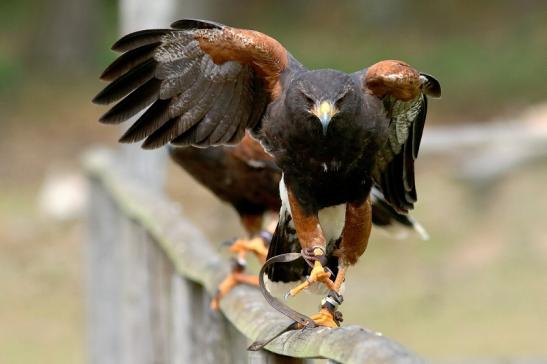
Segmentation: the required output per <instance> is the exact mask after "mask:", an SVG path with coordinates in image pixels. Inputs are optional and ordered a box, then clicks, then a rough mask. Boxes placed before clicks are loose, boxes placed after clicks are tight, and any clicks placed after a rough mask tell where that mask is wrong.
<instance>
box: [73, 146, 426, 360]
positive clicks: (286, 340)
mask: <svg viewBox="0 0 547 364" xmlns="http://www.w3.org/2000/svg"><path fill="white" fill-rule="evenodd" d="M84 165H85V169H86V171H87V175H88V178H89V181H90V189H91V191H90V201H91V202H90V205H89V216H88V221H89V239H88V244H87V250H86V258H87V267H88V272H87V280H88V282H87V307H88V310H87V311H88V338H89V341H88V347H89V362H90V363H92V364H110V363H112V364H125V363H127V364H141V363H142V364H145V363H146V364H148V363H158V364H159V363H162V364H163V363H245V362H248V363H302V362H312V359H313V358H324V359H329V361H330V362H332V363H336V362H340V363H421V362H423V360H422V359H420V358H419V357H417V356H416V355H415V354H413V353H411V352H410V351H408V350H407V349H405V348H404V347H402V346H401V345H399V344H398V343H396V342H394V341H392V340H390V339H389V338H387V337H384V336H382V335H380V334H378V333H375V332H374V331H371V330H368V329H365V328H361V327H358V326H355V325H344V327H342V328H339V329H327V328H316V329H306V330H296V331H290V332H288V333H285V334H283V335H282V336H281V337H279V338H278V339H276V340H274V341H273V342H272V343H270V344H269V345H268V346H266V349H267V350H264V351H261V352H249V351H247V350H246V348H247V347H248V345H249V344H250V343H251V342H252V341H254V340H255V339H257V338H264V337H269V336H271V334H272V333H275V332H278V331H280V330H281V329H282V328H284V327H286V326H287V325H288V324H289V323H290V321H289V320H288V319H287V318H286V317H284V316H283V315H281V314H279V313H278V312H277V311H275V310H273V309H272V308H271V307H270V306H269V305H268V304H267V303H266V301H265V300H264V298H263V297H262V295H261V293H260V292H259V290H258V289H256V288H252V287H248V286H238V287H236V288H235V289H234V290H233V291H232V292H231V293H230V294H228V295H227V296H226V297H225V298H224V299H223V300H222V303H221V312H212V311H211V310H210V309H209V300H210V298H211V294H212V293H213V292H214V291H215V289H216V286H217V285H218V283H219V282H220V281H221V280H222V278H223V277H224V275H225V274H226V273H227V272H228V271H229V263H228V262H227V261H225V260H223V259H222V258H221V257H220V255H219V253H218V252H217V250H216V249H215V248H214V246H213V245H211V244H210V243H209V242H208V241H207V239H206V238H205V237H204V234H203V233H202V232H200V231H199V230H198V229H197V228H196V227H195V226H194V225H192V224H190V223H189V222H188V220H187V219H185V218H184V216H183V215H182V213H181V211H180V209H179V208H178V205H177V204H175V203H173V202H171V201H169V200H168V198H167V197H166V196H165V195H163V194H162V192H161V191H158V190H157V189H150V188H145V187H144V186H143V185H139V182H138V180H136V179H135V178H132V177H131V174H130V173H128V172H127V171H126V168H125V165H124V163H121V162H120V161H118V160H117V157H116V155H115V154H113V153H111V152H108V151H95V152H92V153H90V154H89V155H88V156H86V158H85V161H84ZM305 358H307V359H305Z"/></svg>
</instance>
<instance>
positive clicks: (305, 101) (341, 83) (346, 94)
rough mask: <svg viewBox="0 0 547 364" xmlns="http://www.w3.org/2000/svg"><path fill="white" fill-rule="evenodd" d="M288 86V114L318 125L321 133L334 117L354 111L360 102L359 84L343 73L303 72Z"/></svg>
mask: <svg viewBox="0 0 547 364" xmlns="http://www.w3.org/2000/svg"><path fill="white" fill-rule="evenodd" d="M291 86H293V87H291V88H290V89H289V92H288V95H287V97H289V98H290V100H291V102H290V103H289V109H290V111H291V114H293V115H295V116H297V119H303V120H305V122H307V123H310V124H311V125H316V126H317V127H320V128H321V131H322V134H323V136H326V135H327V132H328V130H329V126H330V125H331V124H333V122H334V121H335V120H337V119H342V118H344V115H352V114H354V113H355V111H356V108H357V107H358V106H359V105H360V100H361V99H360V97H361V96H360V90H359V86H358V85H356V84H355V82H354V81H353V80H352V79H351V77H350V76H349V75H347V74H345V73H343V72H339V71H335V70H317V71H309V72H305V73H303V74H302V75H300V77H298V78H296V79H295V80H294V81H293V83H292V85H291Z"/></svg>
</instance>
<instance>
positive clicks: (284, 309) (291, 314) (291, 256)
mask: <svg viewBox="0 0 547 364" xmlns="http://www.w3.org/2000/svg"><path fill="white" fill-rule="evenodd" d="M300 258H302V255H301V254H300V253H285V254H280V255H276V256H275V257H271V258H270V259H268V260H267V261H266V263H264V265H263V266H262V269H260V273H258V281H259V283H260V291H261V292H262V295H263V296H264V298H265V299H266V301H267V302H268V303H269V304H270V305H271V306H272V307H273V308H275V309H276V310H277V311H279V312H281V313H282V314H283V315H285V316H287V317H288V318H290V319H291V320H293V321H294V322H293V323H291V324H290V325H289V326H287V327H286V328H285V329H283V330H282V331H281V332H278V333H277V334H275V335H274V336H272V337H271V338H268V339H265V340H256V341H255V342H254V343H252V344H251V346H249V348H248V349H247V350H251V351H257V350H260V349H262V348H263V347H264V346H266V345H268V344H269V343H270V342H271V341H272V340H274V339H276V338H277V337H279V336H280V335H281V334H283V333H285V332H287V331H289V330H294V329H297V328H299V327H304V328H314V327H317V325H316V324H315V322H314V321H313V320H312V319H311V318H309V317H308V316H306V315H303V314H301V313H299V312H297V311H295V310H293V309H292V308H290V307H289V306H287V305H285V304H284V303H283V302H281V301H279V300H278V299H277V298H275V297H274V296H272V295H271V294H270V292H269V291H268V289H267V288H266V285H265V284H264V273H265V272H266V269H267V268H268V267H269V266H270V265H272V264H274V263H289V262H293V261H295V260H298V259H300Z"/></svg>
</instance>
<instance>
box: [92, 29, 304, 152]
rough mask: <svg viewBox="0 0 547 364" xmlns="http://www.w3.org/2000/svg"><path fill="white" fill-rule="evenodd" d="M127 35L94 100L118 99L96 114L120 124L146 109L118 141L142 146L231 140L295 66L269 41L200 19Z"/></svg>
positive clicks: (253, 122) (251, 124) (255, 118)
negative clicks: (283, 75) (137, 142)
mask: <svg viewBox="0 0 547 364" xmlns="http://www.w3.org/2000/svg"><path fill="white" fill-rule="evenodd" d="M172 27H173V28H174V29H152V30H143V31H139V32H135V33H131V34H128V35H126V36H124V37H122V38H121V39H120V40H119V41H117V42H116V43H115V44H114V45H113V47H112V49H114V50H116V51H120V52H125V53H123V54H122V55H121V56H120V57H119V58H118V59H117V60H115V61H114V62H113V63H112V64H111V65H110V66H109V67H107V69H106V70H105V71H104V72H103V74H102V77H103V79H105V80H108V81H111V83H110V84H109V85H107V86H106V87H105V88H104V90H103V91H101V92H100V93H99V94H98V95H97V96H96V97H95V99H94V100H93V101H94V102H96V103H100V104H108V103H112V102H114V101H118V100H120V99H121V101H119V102H118V103H117V104H116V105H114V106H113V107H112V108H111V109H110V110H109V111H107V112H106V113H105V114H104V115H103V116H102V117H101V119H100V120H101V121H102V122H104V123H120V122H123V121H125V120H127V119H129V118H130V117H132V116H134V115H135V114H137V113H138V112H139V111H140V110H143V109H145V108H146V107H148V106H149V105H150V104H152V106H151V107H149V108H148V110H147V111H146V112H145V113H144V114H143V115H142V116H141V117H140V118H139V119H138V120H137V121H136V122H135V123H134V124H133V125H132V126H131V127H130V128H129V129H128V130H127V132H126V133H125V134H124V135H123V136H122V137H121V139H120V141H122V142H135V141H139V140H143V139H145V141H144V143H143V147H145V148H155V147H160V146H162V145H164V144H166V143H168V142H175V143H177V144H179V145H181V144H184V145H188V144H194V145H202V146H207V145H211V144H219V143H221V144H225V143H237V142H238V141H239V140H240V139H241V138H242V137H243V135H244V133H245V130H246V129H250V130H252V129H253V128H255V127H257V126H258V125H259V124H260V123H259V122H260V120H261V119H262V117H263V115H264V111H265V109H266V105H267V104H268V102H271V101H273V100H274V99H275V98H276V97H278V96H279V93H280V92H281V88H282V78H281V74H284V73H285V72H293V71H294V70H295V69H297V67H298V69H300V68H299V67H301V66H300V65H299V64H298V63H297V62H296V61H294V60H292V58H291V60H292V61H291V63H290V64H289V55H288V52H287V51H286V50H285V49H284V48H283V47H282V46H281V45H280V44H279V42H277V41H276V40H274V39H273V38H270V37H268V36H266V35H264V34H262V33H258V32H255V31H250V30H244V29H236V28H231V27H227V26H224V25H222V24H218V23H213V22H206V21H202V20H195V19H186V20H181V21H178V22H176V23H174V24H173V25H172Z"/></svg>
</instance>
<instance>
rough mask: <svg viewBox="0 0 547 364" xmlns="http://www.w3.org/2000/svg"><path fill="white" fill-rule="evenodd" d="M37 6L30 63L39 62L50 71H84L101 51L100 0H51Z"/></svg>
mask: <svg viewBox="0 0 547 364" xmlns="http://www.w3.org/2000/svg"><path fill="white" fill-rule="evenodd" d="M38 4H40V5H38ZM36 6H37V8H38V9H36V10H37V11H36V14H37V16H36V18H35V20H36V27H35V31H34V35H33V38H32V39H31V47H30V50H29V54H28V55H29V63H30V64H31V65H32V64H38V63H39V64H40V68H42V69H43V68H45V69H46V70H47V68H48V67H53V68H57V69H62V70H63V71H83V70H85V69H86V68H87V67H88V66H90V65H91V64H92V62H93V60H94V59H95V53H96V51H97V48H96V44H97V43H96V40H97V36H98V34H97V26H98V22H97V21H98V11H99V7H100V2H98V1H97V0H48V1H44V2H39V3H37V4H36ZM44 66H45V67H44Z"/></svg>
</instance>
